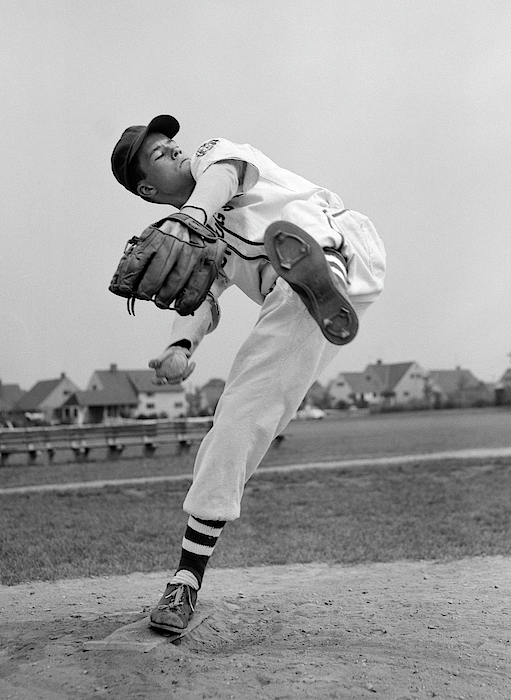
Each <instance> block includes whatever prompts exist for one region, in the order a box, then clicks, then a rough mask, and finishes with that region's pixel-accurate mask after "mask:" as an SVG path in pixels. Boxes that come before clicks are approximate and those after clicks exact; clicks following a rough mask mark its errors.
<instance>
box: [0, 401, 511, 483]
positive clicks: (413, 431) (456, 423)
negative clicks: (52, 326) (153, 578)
mask: <svg viewBox="0 0 511 700" xmlns="http://www.w3.org/2000/svg"><path fill="white" fill-rule="evenodd" d="M284 435H285V436H286V439H285V440H284V442H283V443H282V446H281V447H280V448H278V449H276V448H271V449H270V450H269V451H268V453H267V455H266V457H265V458H264V460H263V466H271V465H281V464H303V463H307V462H318V461H337V460H341V459H353V458H363V457H365V458H367V457H384V456H390V455H402V454H428V453H431V452H444V451H448V450H458V449H470V448H479V447H509V446H510V445H511V408H509V407H507V408H502V409H473V410H464V411H421V412H415V413H394V414H385V415H374V416H365V415H362V416H355V417H347V416H346V414H344V416H343V417H340V418H328V419H325V420H320V421H293V422H291V424H290V425H289V426H288V428H287V429H286V430H285V432H284ZM140 454H141V450H140V448H132V451H131V453H130V455H131V457H130V458H128V459H125V458H121V459H117V460H115V461H101V460H98V461H94V458H95V454H94V452H92V459H90V460H89V461H88V462H86V463H80V462H72V463H69V464H54V465H51V464H38V465H34V466H28V465H22V464H16V465H12V466H5V467H2V468H1V469H0V488H7V487H13V486H26V485H32V484H58V483H69V482H77V481H96V480H98V479H100V480H101V479H124V478H135V477H144V476H162V475H168V474H191V472H192V467H193V458H194V454H193V453H192V454H190V455H187V456H177V455H175V454H172V452H171V449H170V448H169V449H167V450H166V451H165V450H162V451H158V453H157V454H156V456H155V457H151V458H143V457H141V456H140ZM99 456H100V455H99ZM128 456H129V455H128Z"/></svg>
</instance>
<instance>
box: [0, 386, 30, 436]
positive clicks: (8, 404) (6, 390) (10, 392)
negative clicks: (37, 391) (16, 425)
mask: <svg viewBox="0 0 511 700" xmlns="http://www.w3.org/2000/svg"><path fill="white" fill-rule="evenodd" d="M23 394H24V392H23V390H22V389H20V387H19V385H18V384H4V383H3V382H2V381H1V380H0V427H1V426H3V425H9V424H10V423H11V422H12V420H11V412H12V409H13V407H14V406H15V405H16V403H17V402H18V401H19V400H20V399H21V397H22V396H23Z"/></svg>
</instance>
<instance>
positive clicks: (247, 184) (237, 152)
mask: <svg viewBox="0 0 511 700" xmlns="http://www.w3.org/2000/svg"><path fill="white" fill-rule="evenodd" d="M226 161H228V162H232V163H233V164H234V165H235V166H236V170H237V172H238V180H239V186H238V191H237V192H236V194H235V196H239V195H242V194H245V193H246V192H248V191H249V190H251V189H252V187H254V185H255V184H256V183H257V181H258V179H259V168H258V166H257V154H256V152H255V150H254V149H253V148H252V147H251V146H250V145H249V144H238V143H233V142H232V141H228V140H227V139H210V140H209V141H205V142H204V143H202V144H201V145H200V146H199V148H198V149H197V150H196V151H195V153H194V155H193V157H192V161H191V171H192V175H193V177H194V179H195V180H198V179H199V178H200V176H201V175H202V174H203V173H204V172H205V171H206V170H207V169H208V168H209V167H210V166H211V165H213V164H214V163H221V162H226Z"/></svg>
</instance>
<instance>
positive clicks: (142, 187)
mask: <svg viewBox="0 0 511 700" xmlns="http://www.w3.org/2000/svg"><path fill="white" fill-rule="evenodd" d="M137 194H138V195H139V196H140V197H143V198H144V199H152V198H153V197H155V196H156V195H157V194H158V190H157V189H156V187H153V186H152V185H148V184H147V182H146V181H145V180H141V181H140V182H139V183H138V185H137Z"/></svg>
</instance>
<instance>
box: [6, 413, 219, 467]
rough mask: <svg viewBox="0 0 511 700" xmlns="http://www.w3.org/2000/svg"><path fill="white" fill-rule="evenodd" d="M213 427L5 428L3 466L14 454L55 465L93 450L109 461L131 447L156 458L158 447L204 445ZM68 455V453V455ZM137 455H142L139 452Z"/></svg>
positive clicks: (182, 423)
mask: <svg viewBox="0 0 511 700" xmlns="http://www.w3.org/2000/svg"><path fill="white" fill-rule="evenodd" d="M211 424H212V421H211V420H209V419H206V420H200V421H195V420H194V419H180V420H175V421H161V420H147V421H142V420H140V421H130V422H126V423H116V424H112V425H103V424H100V425H83V426H76V425H69V426H68V425H65V426H64V425H63V426H51V427H40V428H11V429H2V430H0V464H1V465H6V464H8V462H9V459H10V457H11V456H15V455H24V456H26V460H25V463H27V462H28V463H29V464H35V463H38V462H39V461H42V462H53V461H54V459H55V458H56V456H57V454H59V453H61V454H62V456H63V457H69V458H71V459H75V460H81V461H85V460H87V459H88V458H89V456H90V455H91V453H92V451H96V457H98V456H99V458H100V459H101V458H104V459H110V458H112V457H116V456H117V457H119V456H121V455H122V454H123V453H124V452H125V450H126V449H127V448H130V447H136V448H141V454H142V455H144V456H150V455H153V454H154V453H155V452H156V450H158V448H160V447H163V446H168V445H170V446H174V447H175V448H176V450H177V452H179V453H183V452H188V451H189V450H190V449H191V447H192V446H193V445H196V444H198V443H199V442H201V440H202V438H203V437H204V436H205V434H206V433H207V432H208V430H209V429H210V427H211ZM98 450H101V451H100V452H98ZM66 452H67V453H69V454H68V455H65V453H66ZM136 454H140V450H138V453H136Z"/></svg>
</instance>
